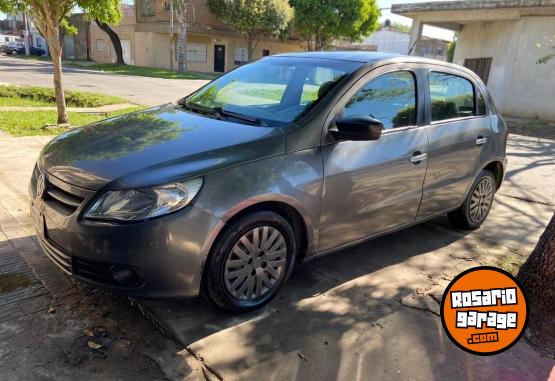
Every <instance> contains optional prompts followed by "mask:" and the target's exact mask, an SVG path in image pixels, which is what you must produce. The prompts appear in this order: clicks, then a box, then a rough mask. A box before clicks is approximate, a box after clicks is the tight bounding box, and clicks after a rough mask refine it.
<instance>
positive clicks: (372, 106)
mask: <svg viewBox="0 0 555 381" xmlns="http://www.w3.org/2000/svg"><path fill="white" fill-rule="evenodd" d="M391 70H392V69H391V67H390V68H389V69H387V67H386V68H383V69H381V70H380V71H376V70H375V71H373V72H371V73H370V74H369V75H368V76H367V78H366V79H363V80H361V84H360V86H359V87H358V89H357V88H354V89H352V90H351V92H350V93H348V94H347V96H346V97H345V98H346V99H348V101H346V103H345V104H344V106H340V109H339V110H337V111H338V116H337V117H342V116H362V115H364V116H371V117H374V118H376V119H379V120H380V121H381V122H382V123H383V125H384V131H383V133H382V136H381V137H380V139H378V140H375V141H342V142H332V143H331V144H325V145H324V146H323V160H324V194H323V199H322V211H321V218H320V232H319V251H325V250H328V249H333V248H335V247H338V246H341V245H342V244H346V243H350V242H354V241H357V240H359V239H363V238H365V237H369V236H372V235H375V234H377V233H380V232H383V231H386V230H388V229H391V228H394V227H396V226H400V225H403V224H407V223H410V222H412V221H414V220H415V218H416V215H417V212H418V206H419V204H420V200H421V198H422V184H423V181H424V176H425V174H426V166H427V161H426V154H427V151H428V140H427V137H426V131H425V127H424V126H422V127H419V126H418V124H419V123H418V118H417V114H418V110H417V98H418V99H421V96H420V90H419V94H418V97H417V91H416V89H417V86H416V74H415V73H414V72H413V71H411V70H410V69H408V68H407V70H395V71H391ZM349 94H350V95H349ZM422 94H423V93H422ZM337 111H334V112H337ZM420 118H422V116H420Z"/></svg>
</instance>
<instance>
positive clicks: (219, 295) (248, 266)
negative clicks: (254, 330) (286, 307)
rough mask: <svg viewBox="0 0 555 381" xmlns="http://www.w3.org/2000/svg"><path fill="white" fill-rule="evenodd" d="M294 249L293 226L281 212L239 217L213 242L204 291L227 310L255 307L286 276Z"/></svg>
mask: <svg viewBox="0 0 555 381" xmlns="http://www.w3.org/2000/svg"><path fill="white" fill-rule="evenodd" d="M296 250H297V249H296V242H295V234H294V231H293V228H292V227H291V225H290V224H289V222H287V220H286V219H284V218H283V217H282V216H281V215H279V214H277V213H274V212H269V211H261V212H256V213H253V214H250V215H248V216H245V217H243V218H240V219H239V220H237V221H235V222H233V223H232V224H231V225H230V226H229V228H228V229H227V230H226V231H225V232H224V234H223V235H222V236H221V237H220V238H219V240H218V242H216V245H215V247H214V251H213V253H212V256H211V258H210V261H209V264H208V268H207V273H206V276H205V282H204V285H203V287H205V290H203V291H204V292H205V294H206V295H207V296H208V297H209V299H210V300H211V301H212V302H214V303H215V304H216V305H217V306H219V307H221V308H224V309H226V310H230V311H234V312H243V311H249V310H252V309H255V308H258V307H260V306H262V305H264V304H265V303H267V302H269V301H270V300H271V299H272V298H273V297H274V296H275V295H276V294H277V293H278V291H279V290H280V288H281V287H282V286H283V284H284V283H285V281H286V280H287V278H288V277H289V274H290V272H291V268H292V264H293V263H294V260H295V255H296Z"/></svg>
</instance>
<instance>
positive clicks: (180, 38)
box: [171, 0, 194, 73]
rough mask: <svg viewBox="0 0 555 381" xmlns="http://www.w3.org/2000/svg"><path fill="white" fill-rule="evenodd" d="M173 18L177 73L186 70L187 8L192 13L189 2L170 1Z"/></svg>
mask: <svg viewBox="0 0 555 381" xmlns="http://www.w3.org/2000/svg"><path fill="white" fill-rule="evenodd" d="M171 1H173V9H174V11H175V18H176V19H177V71H178V72H179V73H184V72H185V71H186V70H187V13H188V11H189V8H191V9H192V10H193V11H194V8H193V3H192V1H191V0H171Z"/></svg>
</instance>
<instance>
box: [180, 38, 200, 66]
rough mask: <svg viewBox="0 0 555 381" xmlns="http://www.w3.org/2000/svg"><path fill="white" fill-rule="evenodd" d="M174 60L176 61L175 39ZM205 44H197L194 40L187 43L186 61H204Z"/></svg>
mask: <svg viewBox="0 0 555 381" xmlns="http://www.w3.org/2000/svg"><path fill="white" fill-rule="evenodd" d="M174 51H175V60H176V61H177V40H176V41H175V48H174ZM206 51H207V48H206V44H199V43H196V42H188V43H187V62H198V63H206V62H208V61H207V58H206V57H207V56H206Z"/></svg>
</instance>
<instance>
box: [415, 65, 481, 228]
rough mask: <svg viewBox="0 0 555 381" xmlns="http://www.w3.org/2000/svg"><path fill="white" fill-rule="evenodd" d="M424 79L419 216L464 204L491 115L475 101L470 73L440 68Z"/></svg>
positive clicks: (475, 92)
mask: <svg viewBox="0 0 555 381" xmlns="http://www.w3.org/2000/svg"><path fill="white" fill-rule="evenodd" d="M427 77H428V78H427V79H428V80H427V83H426V84H425V86H424V87H425V89H426V91H427V97H426V98H427V104H426V108H427V110H428V112H427V113H426V116H427V126H426V132H427V134H428V140H429V145H430V150H429V154H428V172H427V174H426V179H425V180H424V194H423V197H422V203H421V206H420V210H419V212H418V217H419V218H421V217H422V218H425V217H428V216H430V215H432V214H435V213H440V212H443V211H446V210H449V209H452V208H456V207H458V206H460V205H461V204H462V202H463V199H464V197H465V195H466V192H467V189H468V187H469V186H470V185H471V183H472V181H473V180H474V177H475V176H476V173H477V171H478V170H479V169H480V168H481V165H482V163H484V162H485V159H486V154H487V146H488V144H489V141H488V139H489V136H490V121H489V118H488V117H487V115H486V112H485V110H484V108H483V107H479V105H478V102H477V98H478V96H477V95H478V90H477V86H476V84H475V83H474V82H473V81H472V80H471V78H470V77H469V76H467V75H465V73H463V72H459V71H457V70H454V69H450V68H446V67H441V66H438V67H433V68H432V69H431V70H429V72H428V75H427Z"/></svg>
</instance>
